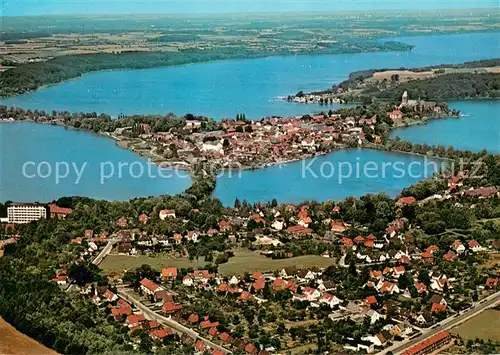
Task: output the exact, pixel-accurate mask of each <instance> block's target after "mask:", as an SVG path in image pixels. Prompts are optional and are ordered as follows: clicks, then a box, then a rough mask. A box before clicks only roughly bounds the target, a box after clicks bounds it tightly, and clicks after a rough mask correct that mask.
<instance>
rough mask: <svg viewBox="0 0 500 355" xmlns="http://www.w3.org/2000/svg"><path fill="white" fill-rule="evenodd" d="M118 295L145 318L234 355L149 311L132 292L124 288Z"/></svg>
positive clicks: (189, 329)
mask: <svg viewBox="0 0 500 355" xmlns="http://www.w3.org/2000/svg"><path fill="white" fill-rule="evenodd" d="M117 293H118V295H119V296H120V297H122V298H123V299H125V300H126V301H128V302H130V303H132V304H133V305H134V306H135V307H137V308H138V309H139V310H141V311H142V312H143V313H144V315H145V316H147V317H148V318H149V319H152V320H155V321H157V322H158V323H161V324H164V325H167V326H169V327H170V328H172V329H174V330H176V331H178V332H179V333H183V334H187V335H188V336H190V337H191V338H193V339H201V340H203V341H204V342H205V343H206V344H208V345H209V346H210V347H212V348H214V349H219V350H221V351H223V352H224V353H226V354H232V352H231V351H230V350H228V349H226V348H224V347H222V346H220V345H218V344H215V343H214V342H212V341H210V340H208V339H206V338H203V337H202V336H201V335H200V334H199V333H198V332H196V331H194V330H193V329H191V328H188V327H185V326H183V325H182V324H180V323H179V322H177V321H175V320H173V319H172V318H170V317H168V318H167V317H164V316H162V315H160V314H158V313H156V312H154V311H152V310H151V309H149V308H148V307H147V306H146V305H145V304H143V303H142V302H141V301H140V300H139V299H138V298H136V297H135V296H134V295H133V294H131V292H130V291H129V290H127V289H124V288H119V289H118V291H117Z"/></svg>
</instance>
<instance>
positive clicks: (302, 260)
mask: <svg viewBox="0 0 500 355" xmlns="http://www.w3.org/2000/svg"><path fill="white" fill-rule="evenodd" d="M334 264H335V259H329V258H323V257H322V256H319V255H303V256H298V257H296V258H288V259H271V258H267V257H265V256H262V255H260V254H259V253H258V252H252V251H241V252H237V253H235V256H234V257H233V258H231V259H229V261H228V262H227V263H225V264H222V265H220V266H219V271H220V272H221V273H223V274H227V275H232V274H244V273H245V271H248V272H253V271H261V272H265V271H274V270H281V269H282V268H285V267H289V266H296V267H297V268H299V269H300V268H308V267H313V266H317V267H328V266H330V265H334Z"/></svg>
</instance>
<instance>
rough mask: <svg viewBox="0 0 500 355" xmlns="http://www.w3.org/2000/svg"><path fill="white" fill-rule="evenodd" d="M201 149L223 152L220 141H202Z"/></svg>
mask: <svg viewBox="0 0 500 355" xmlns="http://www.w3.org/2000/svg"><path fill="white" fill-rule="evenodd" d="M201 150H202V151H203V152H214V153H217V154H221V155H223V154H224V147H223V146H222V143H221V142H216V143H213V142H205V143H203V145H202V147H201Z"/></svg>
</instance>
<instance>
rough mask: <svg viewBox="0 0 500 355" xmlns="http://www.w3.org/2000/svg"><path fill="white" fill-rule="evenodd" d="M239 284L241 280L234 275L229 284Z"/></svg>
mask: <svg viewBox="0 0 500 355" xmlns="http://www.w3.org/2000/svg"><path fill="white" fill-rule="evenodd" d="M239 282H240V280H238V278H237V277H236V276H234V275H233V277H231V278H230V279H229V284H230V285H237V284H238V283H239Z"/></svg>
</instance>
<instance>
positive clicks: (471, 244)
mask: <svg viewBox="0 0 500 355" xmlns="http://www.w3.org/2000/svg"><path fill="white" fill-rule="evenodd" d="M469 249H470V250H472V251H473V252H474V253H477V252H479V251H482V250H483V248H482V247H481V245H479V243H478V242H477V241H475V240H474V239H472V240H470V241H469Z"/></svg>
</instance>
